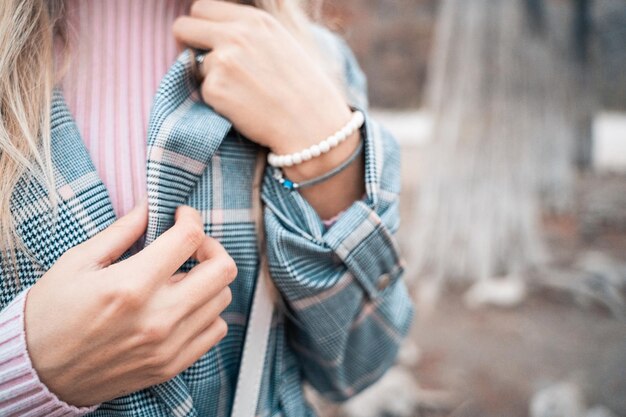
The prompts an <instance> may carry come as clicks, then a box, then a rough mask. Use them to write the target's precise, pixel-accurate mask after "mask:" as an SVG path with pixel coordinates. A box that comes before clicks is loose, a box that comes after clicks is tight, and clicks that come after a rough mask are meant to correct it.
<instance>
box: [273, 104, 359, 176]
mask: <svg viewBox="0 0 626 417" xmlns="http://www.w3.org/2000/svg"><path fill="white" fill-rule="evenodd" d="M364 122H365V116H363V113H361V112H360V111H358V110H355V111H354V112H353V113H352V118H351V119H350V121H349V122H348V123H347V124H346V125H345V126H344V127H343V128H341V129H340V130H339V131H338V132H336V133H335V134H334V135H331V136H329V137H328V138H326V140H323V141H322V142H320V143H318V144H317V145H313V146H311V147H310V148H307V149H305V150H303V151H300V152H295V153H291V154H288V155H276V154H275V153H273V152H270V153H269V154H268V155H267V163H268V164H270V165H271V166H273V167H275V168H282V167H290V166H294V165H298V164H301V163H303V162H305V161H309V160H311V159H313V158H317V157H318V156H320V155H323V154H325V153H327V152H328V151H330V150H331V149H333V148H335V147H337V146H338V145H339V144H340V143H341V142H343V141H345V140H346V139H347V138H349V137H350V136H352V134H353V133H354V132H356V131H357V130H359V129H360V128H361V127H362V126H363V123H364Z"/></svg>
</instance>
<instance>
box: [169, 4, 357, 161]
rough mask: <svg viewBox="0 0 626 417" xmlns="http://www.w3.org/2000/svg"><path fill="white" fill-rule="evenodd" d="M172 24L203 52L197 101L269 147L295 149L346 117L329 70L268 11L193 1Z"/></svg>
mask: <svg viewBox="0 0 626 417" xmlns="http://www.w3.org/2000/svg"><path fill="white" fill-rule="evenodd" d="M173 31H174V35H175V37H176V39H177V40H178V41H179V42H180V43H182V44H184V45H187V46H190V47H192V48H197V49H202V50H209V51H210V52H209V53H208V54H207V55H206V57H205V59H204V62H203V65H202V68H201V69H200V70H201V72H202V75H203V76H204V80H203V82H202V97H203V99H204V101H205V102H206V103H207V104H209V105H210V106H212V107H213V108H214V109H215V110H216V111H217V112H218V113H220V114H222V115H223V116H225V117H226V118H228V119H229V120H230V121H231V122H232V123H233V125H234V126H235V128H236V129H237V130H238V131H239V132H241V133H242V134H243V135H245V136H246V137H248V138H249V139H250V140H252V141H254V142H257V143H258V144H260V145H263V146H266V147H268V148H270V149H271V150H272V151H273V152H276V153H278V154H286V153H291V152H296V151H300V150H302V149H304V148H307V147H309V146H311V145H313V144H315V143H319V142H320V141H321V140H323V139H325V138H326V137H328V136H329V135H331V134H333V133H334V132H336V131H337V130H339V129H340V128H341V127H343V126H344V125H345V124H346V123H347V122H348V121H349V120H350V109H349V107H348V105H347V104H346V100H345V98H344V97H343V95H342V93H341V91H340V89H339V88H338V87H337V86H336V85H335V83H334V82H333V80H332V79H331V76H330V75H329V74H328V73H327V72H326V71H325V70H324V69H323V67H322V66H321V65H320V64H319V63H318V62H317V61H316V59H315V58H314V57H313V56H312V54H311V53H310V51H308V50H306V48H305V47H304V46H303V45H302V44H301V42H300V41H299V40H298V39H296V37H295V36H294V35H293V34H292V33H291V32H289V31H288V30H287V28H286V27H285V26H284V25H283V24H281V23H280V22H279V21H278V20H277V19H276V18H274V17H273V16H271V15H270V14H269V13H267V12H265V11H263V10H259V9H257V8H254V7H250V6H243V5H239V4H233V3H228V2H223V1H215V0H198V1H196V2H194V3H193V5H192V7H191V16H184V17H180V18H178V19H177V20H176V22H175V23H174V27H173ZM312 42H314V41H313V40H312Z"/></svg>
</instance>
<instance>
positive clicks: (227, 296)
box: [222, 287, 233, 308]
mask: <svg viewBox="0 0 626 417" xmlns="http://www.w3.org/2000/svg"><path fill="white" fill-rule="evenodd" d="M222 297H223V298H224V308H226V307H228V306H229V305H230V303H231V302H232V301H233V292H232V291H231V289H230V287H224V289H223V290H222Z"/></svg>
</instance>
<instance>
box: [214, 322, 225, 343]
mask: <svg viewBox="0 0 626 417" xmlns="http://www.w3.org/2000/svg"><path fill="white" fill-rule="evenodd" d="M215 330H216V333H217V336H218V338H219V340H222V339H223V338H225V337H226V336H227V335H228V323H226V320H224V319H223V318H221V317H219V318H218V319H217V320H215Z"/></svg>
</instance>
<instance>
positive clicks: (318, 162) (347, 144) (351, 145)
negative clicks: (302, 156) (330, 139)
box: [282, 131, 361, 181]
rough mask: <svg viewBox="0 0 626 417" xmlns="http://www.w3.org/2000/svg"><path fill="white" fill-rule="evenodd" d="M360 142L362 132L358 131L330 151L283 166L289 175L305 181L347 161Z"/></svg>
mask: <svg viewBox="0 0 626 417" xmlns="http://www.w3.org/2000/svg"><path fill="white" fill-rule="evenodd" d="M360 142H361V134H360V132H359V131H357V132H355V133H353V134H352V135H350V136H349V137H348V138H347V139H346V140H345V141H344V142H342V143H340V144H339V145H337V147H335V148H334V149H331V150H330V151H329V152H327V153H325V154H322V155H320V156H318V157H317V158H313V159H311V160H309V161H305V162H302V163H300V164H298V165H293V166H291V167H283V168H282V169H283V171H284V172H285V174H286V175H287V177H288V178H289V179H292V180H294V181H304V180H308V179H311V178H315V177H318V176H320V175H322V174H325V173H327V172H329V171H330V170H332V169H334V168H336V167H338V166H339V165H341V164H342V163H343V162H344V161H346V159H348V158H349V157H350V155H352V154H353V153H354V152H355V150H356V149H357V147H358V146H359V143H360Z"/></svg>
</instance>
